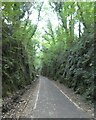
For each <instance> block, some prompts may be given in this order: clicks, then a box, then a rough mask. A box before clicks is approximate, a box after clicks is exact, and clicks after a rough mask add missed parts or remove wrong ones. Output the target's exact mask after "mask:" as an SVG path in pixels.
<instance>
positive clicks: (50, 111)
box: [31, 77, 89, 118]
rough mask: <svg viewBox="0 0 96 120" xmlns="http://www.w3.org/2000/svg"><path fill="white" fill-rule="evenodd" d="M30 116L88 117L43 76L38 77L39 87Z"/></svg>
mask: <svg viewBox="0 0 96 120" xmlns="http://www.w3.org/2000/svg"><path fill="white" fill-rule="evenodd" d="M31 117H32V118H89V115H88V114H87V113H86V112H84V111H82V110H81V109H80V108H78V106H77V105H75V104H73V103H72V101H70V100H69V99H68V98H67V97H66V95H64V94H63V93H62V91H60V90H59V89H58V88H57V87H56V86H55V84H54V83H53V82H52V81H50V80H48V79H47V78H45V77H40V78H39V87H38V92H37V97H36V101H35V104H34V110H33V113H32V116H31Z"/></svg>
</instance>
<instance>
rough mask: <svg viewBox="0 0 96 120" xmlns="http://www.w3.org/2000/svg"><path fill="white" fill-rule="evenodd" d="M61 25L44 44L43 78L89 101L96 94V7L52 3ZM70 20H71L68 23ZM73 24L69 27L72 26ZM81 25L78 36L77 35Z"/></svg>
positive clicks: (48, 35)
mask: <svg viewBox="0 0 96 120" xmlns="http://www.w3.org/2000/svg"><path fill="white" fill-rule="evenodd" d="M50 5H51V7H52V8H53V10H54V11H55V12H56V13H57V15H58V19H59V21H60V25H59V26H58V28H57V29H56V30H55V31H53V30H52V25H51V23H50V22H49V24H48V32H49V33H48V34H47V35H45V36H44V38H45V39H46V41H47V42H45V43H44V42H43V52H44V54H43V57H42V74H43V75H45V76H48V77H50V78H53V79H54V80H59V81H60V83H63V84H64V85H67V86H68V87H70V88H72V89H73V90H74V91H75V92H76V93H78V94H81V95H82V96H84V98H86V99H88V100H93V93H94V67H93V65H94V3H91V2H90V3H82V2H80V3H75V2H72V3H71V2H70V3H68V2H66V3H64V4H62V3H50ZM68 19H69V20H68ZM68 22H69V24H68ZM77 23H78V30H77V31H78V35H76V34H75V33H74V28H75V25H76V24H77Z"/></svg>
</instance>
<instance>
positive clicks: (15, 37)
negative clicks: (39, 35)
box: [2, 2, 42, 97]
mask: <svg viewBox="0 0 96 120" xmlns="http://www.w3.org/2000/svg"><path fill="white" fill-rule="evenodd" d="M30 8H32V9H37V8H38V9H37V11H38V21H39V17H40V11H41V8H42V4H40V5H38V4H36V5H34V3H32V4H31V3H19V2H18V3H14V2H11V3H9V2H8V3H2V63H3V65H2V86H3V87H2V90H3V97H5V96H8V95H10V94H12V93H13V92H15V91H17V90H18V89H22V88H24V87H25V86H26V85H28V84H30V83H31V82H32V80H34V78H35V76H36V70H35V66H34V60H35V53H36V50H35V46H36V42H34V41H33V39H32V37H33V35H34V34H35V32H36V29H37V24H32V23H31V21H30V20H29V19H28V17H29V15H30ZM26 14H27V15H26ZM25 15H26V16H27V17H26V16H25ZM24 16H25V18H24ZM23 19H24V20H23Z"/></svg>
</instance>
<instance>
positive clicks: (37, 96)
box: [33, 83, 40, 110]
mask: <svg viewBox="0 0 96 120" xmlns="http://www.w3.org/2000/svg"><path fill="white" fill-rule="evenodd" d="M39 92H40V83H39V87H38V92H37V96H36V101H35V105H34V108H33V110H35V109H36V106H37V102H38V98H39Z"/></svg>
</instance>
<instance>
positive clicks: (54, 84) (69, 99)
mask: <svg viewBox="0 0 96 120" xmlns="http://www.w3.org/2000/svg"><path fill="white" fill-rule="evenodd" d="M54 85H55V84H54ZM55 87H56V88H57V89H58V90H59V91H60V92H61V93H62V94H63V95H64V96H65V97H67V98H68V100H69V101H70V102H72V103H73V104H74V105H75V106H76V107H77V108H78V109H81V110H82V111H84V110H83V109H82V108H81V107H79V105H77V104H76V103H75V102H73V100H72V99H70V98H69V97H68V96H67V95H66V94H65V93H64V92H63V91H62V90H60V89H59V87H58V86H57V85H55Z"/></svg>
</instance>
